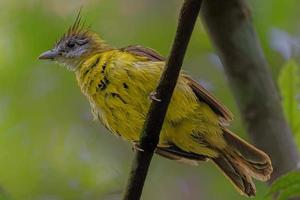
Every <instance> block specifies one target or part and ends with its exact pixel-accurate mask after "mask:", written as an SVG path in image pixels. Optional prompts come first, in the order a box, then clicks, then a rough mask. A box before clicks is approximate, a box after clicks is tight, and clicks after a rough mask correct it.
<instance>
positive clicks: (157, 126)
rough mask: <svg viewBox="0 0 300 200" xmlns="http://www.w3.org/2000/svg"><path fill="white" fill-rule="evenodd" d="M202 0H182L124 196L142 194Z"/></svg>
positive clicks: (127, 198) (132, 198)
mask: <svg viewBox="0 0 300 200" xmlns="http://www.w3.org/2000/svg"><path fill="white" fill-rule="evenodd" d="M201 3H202V0H185V1H184V3H183V6H182V8H181V12H180V16H179V21H178V27H177V32H176V36H175V39H174V42H173V45H172V49H171V53H170V57H169V59H168V60H167V62H166V66H165V70H164V72H163V74H162V76H161V79H160V82H159V85H158V87H157V89H156V97H157V98H158V99H160V100H161V101H153V102H152V103H151V106H150V109H149V113H148V115H147V118H146V121H145V124H144V129H143V131H142V133H141V138H140V148H141V149H143V151H137V152H136V155H135V158H134V160H133V163H132V169H131V172H130V175H129V179H128V184H127V187H126V191H125V194H124V197H123V199H124V200H139V199H140V197H141V194H142V190H143V187H144V182H145V179H146V175H147V171H148V168H149V165H150V162H151V159H152V156H153V153H154V150H155V148H156V146H157V144H158V141H159V134H160V131H161V128H162V125H163V122H164V118H165V115H166V111H167V108H168V105H169V103H170V100H171V96H172V94H173V91H174V88H175V85H176V82H177V79H178V76H179V72H180V69H181V65H182V62H183V58H184V55H185V52H186V49H187V46H188V43H189V40H190V36H191V34H192V31H193V28H194V25H195V22H196V19H197V16H198V14H199V10H200V7H201Z"/></svg>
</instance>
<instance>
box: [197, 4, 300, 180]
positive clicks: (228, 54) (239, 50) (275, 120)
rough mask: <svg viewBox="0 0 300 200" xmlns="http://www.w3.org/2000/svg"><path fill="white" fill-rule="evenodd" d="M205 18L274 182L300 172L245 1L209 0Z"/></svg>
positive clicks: (250, 133) (250, 132)
mask: <svg viewBox="0 0 300 200" xmlns="http://www.w3.org/2000/svg"><path fill="white" fill-rule="evenodd" d="M202 11H203V12H202V18H203V21H204V23H205V24H206V27H207V29H208V32H209V34H210V37H211V39H212V40H213V42H214V45H215V46H216V48H217V50H218V53H219V56H220V58H221V60H222V62H223V64H224V67H225V72H226V74H227V76H228V79H229V84H230V85H231V88H232V90H233V94H234V95H235V98H236V100H237V103H238V106H239V109H240V112H241V115H242V118H243V122H244V124H245V125H246V127H247V130H248V133H249V135H250V137H251V139H252V140H253V142H254V143H255V144H256V146H258V147H259V148H261V149H263V150H264V151H266V152H267V153H268V154H269V155H270V157H271V159H272V162H273V166H274V172H273V175H272V180H271V181H273V180H274V179H275V178H277V177H278V176H280V175H282V174H284V173H286V172H288V171H290V170H293V169H296V168H297V163H298V162H299V155H298V151H297V147H296V145H295V142H294V140H293V137H292V134H291V130H290V128H289V127H288V125H287V122H286V120H285V118H284V116H283V111H282V107H281V104H280V98H279V94H278V91H277V89H276V88H275V84H274V82H273V80H272V77H271V74H270V72H269V69H268V63H267V61H266V59H265V57H264V54H263V51H262V49H261V46H260V44H259V41H258V39H257V36H256V33H255V30H254V28H253V26H252V24H251V16H250V10H249V8H248V6H247V5H246V4H245V1H244V0H231V1H224V0H205V1H204V2H203V10H202Z"/></svg>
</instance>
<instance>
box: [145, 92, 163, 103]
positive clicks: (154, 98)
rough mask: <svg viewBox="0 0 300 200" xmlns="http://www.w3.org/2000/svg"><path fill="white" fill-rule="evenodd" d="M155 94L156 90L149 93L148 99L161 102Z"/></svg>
mask: <svg viewBox="0 0 300 200" xmlns="http://www.w3.org/2000/svg"><path fill="white" fill-rule="evenodd" d="M156 95H157V92H156V91H153V92H151V93H150V95H149V97H148V98H149V99H150V100H152V101H157V102H161V99H159V98H157V97H156Z"/></svg>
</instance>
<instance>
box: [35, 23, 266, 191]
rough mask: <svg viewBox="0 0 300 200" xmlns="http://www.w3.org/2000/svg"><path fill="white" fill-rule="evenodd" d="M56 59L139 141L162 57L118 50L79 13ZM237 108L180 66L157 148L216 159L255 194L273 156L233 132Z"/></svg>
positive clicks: (103, 115)
mask: <svg viewBox="0 0 300 200" xmlns="http://www.w3.org/2000/svg"><path fill="white" fill-rule="evenodd" d="M40 58H41V59H52V60H55V61H57V62H59V63H60V64H64V65H67V66H68V68H69V69H71V70H72V71H74V72H75V74H76V78H77V81H78V85H79V86H80V88H81V91H82V93H83V94H84V95H85V96H86V97H87V99H88V100H89V102H90V104H91V107H92V113H93V115H94V117H95V119H98V120H99V121H101V122H102V123H103V124H104V126H105V127H107V129H109V130H110V131H111V132H112V133H113V134H115V135H119V136H121V137H122V138H124V139H126V140H128V141H130V142H132V143H135V144H136V143H138V141H139V135H140V133H141V130H142V127H143V123H144V121H145V117H146V114H147V111H148V109H149V106H150V103H151V100H150V99H149V94H150V93H151V92H153V91H154V90H155V88H156V86H157V83H158V80H159V78H160V75H161V73H162V70H163V67H164V65H165V60H164V58H163V57H162V56H161V55H159V54H158V53H157V52H155V51H154V50H152V49H149V48H144V47H141V46H129V47H125V48H121V49H116V48H112V47H110V46H109V45H107V44H106V43H105V42H104V41H103V40H102V39H100V37H99V36H98V35H97V34H95V33H93V32H91V31H89V30H88V29H85V28H84V27H82V26H81V25H80V17H78V18H77V20H76V22H75V24H74V25H73V26H72V27H71V28H70V29H69V30H68V32H67V33H66V34H65V35H64V36H63V37H62V39H61V40H60V41H59V42H58V43H57V44H56V45H55V47H54V49H52V50H50V51H48V52H46V53H44V54H42V55H41V57H40ZM231 119H232V114H231V113H230V111H229V110H228V109H227V108H225V107H224V106H223V105H222V104H221V103H219V102H218V101H217V100H216V99H215V98H214V97H213V96H212V95H211V94H209V93H208V92H207V91H206V90H205V89H204V88H203V87H202V86H201V85H199V84H198V83H197V82H196V81H194V80H193V79H192V78H191V77H190V76H188V75H187V74H185V73H183V72H181V74H180V77H179V80H178V82H177V85H176V88H175V91H174V94H173V96H172V99H171V103H170V105H169V109H168V112H167V114H166V118H165V121H164V125H163V128H162V131H161V135H160V140H159V144H158V147H157V151H156V153H158V154H159V155H162V156H164V157H167V158H170V159H174V160H179V161H183V162H187V163H197V162H199V161H201V160H207V159H210V160H212V161H214V163H216V165H217V166H218V167H219V168H221V170H222V171H223V172H224V173H225V175H226V176H227V177H228V178H229V179H230V180H231V181H232V182H233V184H234V185H235V187H236V188H237V189H238V190H239V191H240V192H241V193H242V194H246V195H248V196H252V195H254V194H255V186H254V184H253V182H252V178H251V177H254V178H256V179H259V180H262V181H266V180H268V179H269V177H270V174H271V172H272V165H271V161H270V159H269V157H268V156H267V155H266V154H265V153H264V152H262V151H260V150H258V149H256V148H255V147H253V146H252V145H250V144H248V143H246V142H245V141H243V140H242V139H240V138H239V137H237V136H235V135H234V134H233V133H231V132H230V131H229V130H228V129H227V128H226V127H225V125H226V124H228V123H229V122H230V120H231Z"/></svg>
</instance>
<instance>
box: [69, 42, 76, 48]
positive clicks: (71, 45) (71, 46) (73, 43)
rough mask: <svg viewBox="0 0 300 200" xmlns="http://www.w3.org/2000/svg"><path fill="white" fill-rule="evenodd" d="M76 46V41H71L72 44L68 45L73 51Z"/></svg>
mask: <svg viewBox="0 0 300 200" xmlns="http://www.w3.org/2000/svg"><path fill="white" fill-rule="evenodd" d="M75 44H76V43H75V42H74V41H70V42H68V43H67V47H68V48H70V49H72V48H73V47H75Z"/></svg>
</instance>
